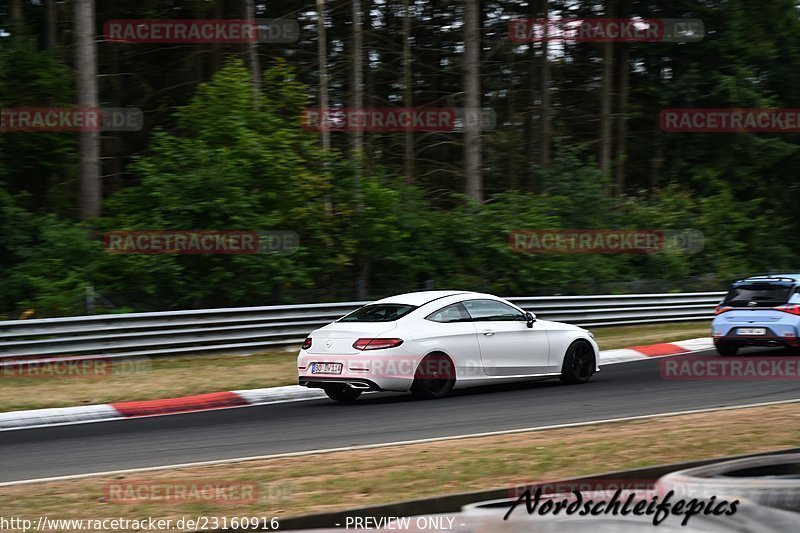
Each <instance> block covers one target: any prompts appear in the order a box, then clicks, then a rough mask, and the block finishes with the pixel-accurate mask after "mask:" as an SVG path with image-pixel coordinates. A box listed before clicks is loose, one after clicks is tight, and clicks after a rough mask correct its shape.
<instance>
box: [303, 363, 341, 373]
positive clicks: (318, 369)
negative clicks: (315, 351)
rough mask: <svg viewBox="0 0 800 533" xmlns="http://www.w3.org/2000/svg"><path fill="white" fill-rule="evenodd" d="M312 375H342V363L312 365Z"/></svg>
mask: <svg viewBox="0 0 800 533" xmlns="http://www.w3.org/2000/svg"><path fill="white" fill-rule="evenodd" d="M311 373H312V374H341V373H342V363H311Z"/></svg>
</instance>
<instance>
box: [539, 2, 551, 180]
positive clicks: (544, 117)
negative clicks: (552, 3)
mask: <svg viewBox="0 0 800 533" xmlns="http://www.w3.org/2000/svg"><path fill="white" fill-rule="evenodd" d="M549 11H550V8H549V6H548V3H547V0H542V17H543V18H544V19H547V15H548V12H549ZM547 26H548V25H547V24H545V39H544V41H543V42H542V68H541V73H542V89H541V92H542V105H541V112H540V113H539V120H540V126H541V131H540V134H539V143H540V148H539V152H540V153H539V161H540V163H541V165H542V168H547V167H548V166H550V60H549V58H548V57H547V55H548V45H547Z"/></svg>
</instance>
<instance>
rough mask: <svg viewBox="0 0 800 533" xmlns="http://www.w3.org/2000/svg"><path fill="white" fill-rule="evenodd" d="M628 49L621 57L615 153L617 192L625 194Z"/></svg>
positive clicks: (621, 52)
mask: <svg viewBox="0 0 800 533" xmlns="http://www.w3.org/2000/svg"><path fill="white" fill-rule="evenodd" d="M629 76H630V73H629V65H628V49H627V48H622V50H621V51H620V58H619V102H618V104H617V112H618V115H617V150H616V154H615V155H614V159H615V163H616V168H615V175H614V182H615V184H616V185H615V188H616V192H617V194H625V163H626V161H625V160H626V159H627V156H628V154H627V137H628V93H629V87H628V83H629Z"/></svg>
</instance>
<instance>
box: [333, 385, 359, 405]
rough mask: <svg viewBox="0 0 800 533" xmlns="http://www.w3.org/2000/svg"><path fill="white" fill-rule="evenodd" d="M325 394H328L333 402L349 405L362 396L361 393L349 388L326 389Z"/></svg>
mask: <svg viewBox="0 0 800 533" xmlns="http://www.w3.org/2000/svg"><path fill="white" fill-rule="evenodd" d="M325 394H327V395H328V398H330V399H331V400H336V401H337V402H344V403H349V402H354V401H356V400H357V399H358V397H359V396H361V391H360V390H354V389H351V388H349V387H325Z"/></svg>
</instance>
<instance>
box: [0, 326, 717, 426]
mask: <svg viewBox="0 0 800 533" xmlns="http://www.w3.org/2000/svg"><path fill="white" fill-rule="evenodd" d="M713 347H714V343H713V341H712V339H711V338H707V337H706V338H699V339H690V340H686V341H679V342H673V343H665V344H651V345H649V346H635V347H633V348H624V349H621V350H603V351H601V352H600V365H601V366H603V365H612V364H616V363H626V362H628V361H637V360H641V359H649V358H652V357H665V356H672V355H681V354H685V353H689V352H695V351H701V350H709V349H711V348H713ZM320 398H325V393H324V392H323V391H322V390H321V389H308V388H306V387H300V386H299V385H288V386H284V387H269V388H264V389H249V390H237V391H225V392H212V393H209V394H199V395H196V396H185V397H182V398H165V399H159V400H142V401H134V402H119V403H112V404H101V405H85V406H81V407H56V408H51V409H31V410H27V411H11V412H8V413H0V431H7V430H13V429H23V428H34V427H47V426H55V425H64V424H76V423H84V422H97V421H108V420H116V419H123V418H137V417H143V416H159V415H167V414H175V413H188V412H193V411H206V410H210V409H225V408H230V407H242V406H246V405H266V404H271V403H284V402H293V401H300V400H315V399H320Z"/></svg>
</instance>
